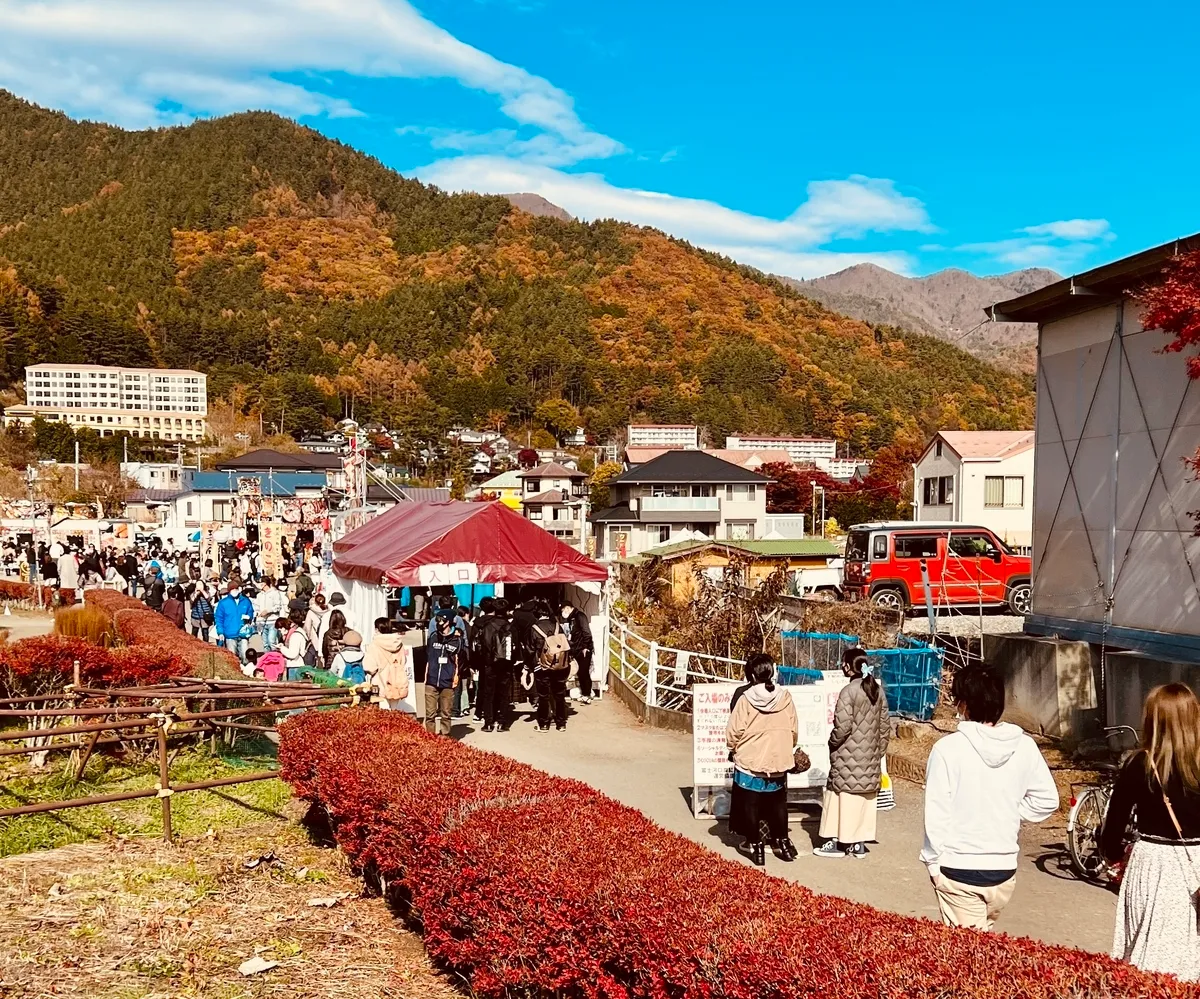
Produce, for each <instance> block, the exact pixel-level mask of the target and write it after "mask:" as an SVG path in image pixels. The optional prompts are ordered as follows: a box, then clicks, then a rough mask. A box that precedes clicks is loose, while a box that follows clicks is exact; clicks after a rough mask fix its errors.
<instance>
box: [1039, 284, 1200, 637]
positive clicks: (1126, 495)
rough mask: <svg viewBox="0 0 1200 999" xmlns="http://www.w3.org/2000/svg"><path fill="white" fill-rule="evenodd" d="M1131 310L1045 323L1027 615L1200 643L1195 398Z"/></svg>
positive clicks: (1182, 369)
mask: <svg viewBox="0 0 1200 999" xmlns="http://www.w3.org/2000/svg"><path fill="white" fill-rule="evenodd" d="M1139 318H1140V317H1139V312H1138V307H1137V305H1136V303H1134V302H1132V301H1131V300H1128V299H1126V300H1125V301H1124V302H1122V303H1119V304H1117V305H1111V306H1105V307H1103V308H1098V309H1093V310H1091V311H1089V312H1085V313H1082V314H1079V315H1074V316H1070V317H1067V318H1064V319H1060V320H1056V321H1054V322H1049V323H1046V324H1045V325H1044V326H1043V327H1042V330H1041V336H1040V341H1039V365H1038V412H1037V433H1036V468H1035V477H1034V551H1033V565H1034V590H1033V612H1034V614H1035V615H1038V616H1039V617H1045V618H1050V619H1058V620H1066V621H1079V622H1086V623H1089V624H1096V625H1101V626H1105V616H1106V612H1107V611H1108V608H1109V606H1110V596H1111V620H1109V621H1108V622H1107V627H1110V628H1127V629H1135V630H1139V631H1147V632H1163V633H1167V634H1174V635H1197V634H1200V584H1198V580H1200V538H1196V537H1193V536H1192V531H1193V527H1194V524H1193V521H1192V517H1191V516H1190V515H1189V511H1193V510H1196V509H1197V508H1200V483H1198V482H1197V481H1196V479H1195V474H1194V473H1193V472H1192V470H1191V469H1190V468H1189V467H1188V466H1187V465H1186V464H1185V463H1184V459H1185V458H1187V457H1189V456H1191V455H1192V454H1193V453H1194V452H1195V450H1196V446H1197V443H1200V385H1198V384H1197V383H1196V382H1193V381H1191V380H1190V379H1189V378H1188V377H1187V368H1186V364H1185V360H1184V358H1183V357H1182V356H1181V355H1180V354H1164V353H1162V348H1163V346H1164V345H1165V344H1166V342H1167V338H1166V336H1165V335H1164V334H1163V333H1161V332H1160V331H1156V330H1151V331H1147V330H1144V329H1143V328H1142V326H1141V323H1140V321H1139Z"/></svg>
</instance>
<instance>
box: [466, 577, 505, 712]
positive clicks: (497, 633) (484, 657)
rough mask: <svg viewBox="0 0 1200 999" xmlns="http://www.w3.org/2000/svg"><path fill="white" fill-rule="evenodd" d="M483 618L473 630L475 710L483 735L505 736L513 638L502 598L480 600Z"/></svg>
mask: <svg viewBox="0 0 1200 999" xmlns="http://www.w3.org/2000/svg"><path fill="white" fill-rule="evenodd" d="M479 607H480V609H481V610H482V611H483V617H481V618H479V620H478V621H477V622H476V624H475V627H474V628H473V633H474V635H475V646H474V648H475V664H476V666H477V667H478V669H479V695H478V697H479V699H478V701H477V707H478V710H479V713H480V716H481V717H482V718H483V731H484V732H495V731H496V725H497V723H499V726H500V729H501V730H502V731H505V732H507V731H508V729H509V727H510V726H511V725H512V703H511V701H510V695H511V692H512V669H513V655H514V651H513V634H512V625H511V624H510V623H509V620H508V601H507V600H505V599H504V598H503V597H484V598H483V599H482V600H481V601H479Z"/></svg>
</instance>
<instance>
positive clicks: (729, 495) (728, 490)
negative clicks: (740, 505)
mask: <svg viewBox="0 0 1200 999" xmlns="http://www.w3.org/2000/svg"><path fill="white" fill-rule="evenodd" d="M725 502H726V503H732V502H733V486H731V485H730V486H726V487H725Z"/></svg>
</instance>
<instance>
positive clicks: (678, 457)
mask: <svg viewBox="0 0 1200 999" xmlns="http://www.w3.org/2000/svg"><path fill="white" fill-rule="evenodd" d="M613 481H614V482H616V483H621V484H626V483H630V484H632V483H658V482H704V483H727V482H754V483H767V482H770V481H771V480H770V479H769V478H768V477H767V476H765V475H759V474H758V473H757V472H752V471H750V470H749V469H747V468H743V467H742V466H741V465H734V464H732V463H731V462H728V461H723V460H722V459H720V458H718V457H716V456H715V455H712V454H709V453H708V452H707V451H665V452H663V453H662V454H660V455H659V456H658V457H657V458H655V459H654V460H653V461H648V462H646V464H644V465H638V466H637V468H630V469H628V470H627V471H625V472H622V473H621V474H620V475H619V476H617V478H616V479H614V480H613Z"/></svg>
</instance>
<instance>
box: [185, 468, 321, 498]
mask: <svg viewBox="0 0 1200 999" xmlns="http://www.w3.org/2000/svg"><path fill="white" fill-rule="evenodd" d="M238 479H258V481H259V483H260V484H261V488H262V494H263V495H264V496H295V495H296V490H297V489H324V488H325V474H324V473H323V472H275V473H273V474H271V475H268V474H267V473H265V472H196V473H195V474H194V475H193V476H192V488H191V491H192V492H195V493H236V492H237V488H238V485H237V484H238Z"/></svg>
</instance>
